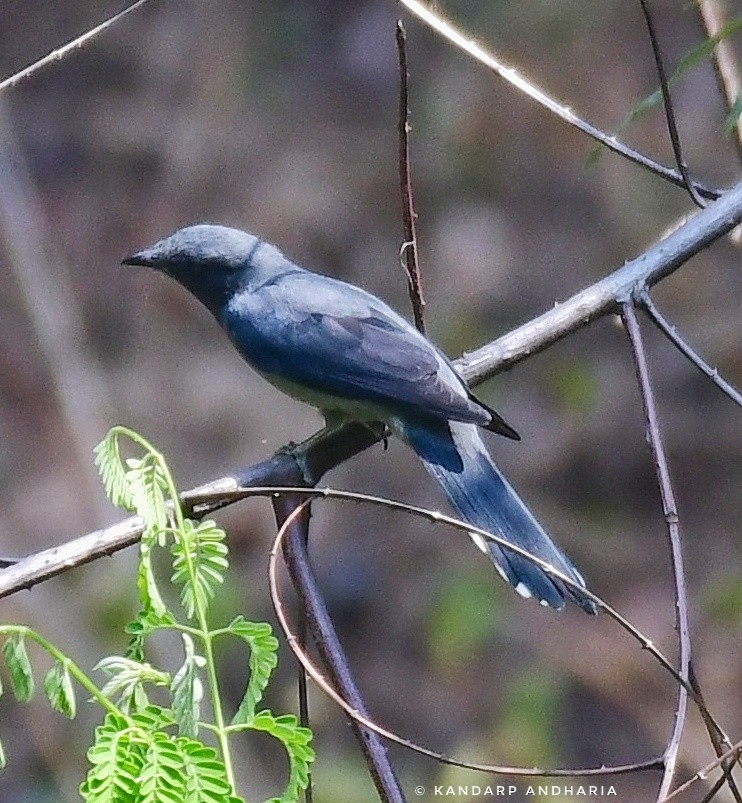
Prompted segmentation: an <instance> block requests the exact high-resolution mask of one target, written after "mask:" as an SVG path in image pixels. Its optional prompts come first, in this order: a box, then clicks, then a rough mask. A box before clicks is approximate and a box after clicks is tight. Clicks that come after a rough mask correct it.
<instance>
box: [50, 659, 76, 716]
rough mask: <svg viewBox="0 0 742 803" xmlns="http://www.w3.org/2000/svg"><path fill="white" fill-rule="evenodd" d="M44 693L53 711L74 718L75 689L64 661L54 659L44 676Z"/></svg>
mask: <svg viewBox="0 0 742 803" xmlns="http://www.w3.org/2000/svg"><path fill="white" fill-rule="evenodd" d="M44 693H45V694H46V698H47V700H49V704H50V705H51V707H52V708H53V709H54V710H55V711H59V713H60V714H64V715H65V716H66V717H67V718H68V719H74V718H75V714H76V713H77V701H76V699H75V690H74V688H73V686H72V678H71V677H70V672H69V669H68V667H67V663H66V661H55V662H54V666H53V667H52V668H51V669H50V670H49V671H48V672H47V673H46V676H45V678H44Z"/></svg>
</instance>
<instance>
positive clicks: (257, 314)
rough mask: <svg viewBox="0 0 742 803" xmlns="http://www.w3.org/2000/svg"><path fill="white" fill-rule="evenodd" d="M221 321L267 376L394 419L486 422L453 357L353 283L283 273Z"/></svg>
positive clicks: (234, 304)
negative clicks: (413, 413) (398, 415)
mask: <svg viewBox="0 0 742 803" xmlns="http://www.w3.org/2000/svg"><path fill="white" fill-rule="evenodd" d="M222 323H223V325H224V327H225V329H226V330H227V332H228V333H229V335H230V337H231V338H232V340H233V342H234V343H235V345H236V346H237V348H238V350H239V351H240V352H241V353H242V355H243V356H244V357H245V358H246V359H247V360H248V362H250V363H251V364H252V365H254V366H255V368H257V369H258V370H259V371H261V372H262V373H264V374H265V375H267V376H268V378H271V377H277V378H279V379H282V380H284V381H286V382H289V383H291V385H292V386H294V387H296V386H302V387H306V388H309V389H310V390H312V391H313V392H314V393H319V394H324V395H327V396H332V397H335V398H341V399H347V400H349V401H356V402H371V403H374V404H377V405H380V406H382V407H383V408H384V409H386V410H388V411H389V412H392V413H393V412H396V411H400V410H409V409H414V410H417V411H418V412H424V413H427V414H428V415H432V416H435V417H443V418H447V419H454V420H458V421H466V422H471V423H477V424H482V425H487V424H488V423H489V419H490V416H489V414H488V412H487V411H486V410H485V409H484V408H483V407H482V406H481V405H480V404H479V403H478V402H477V401H476V400H474V399H473V398H472V397H470V395H469V392H468V390H467V388H466V386H465V385H464V383H463V382H462V380H461V379H459V377H458V376H457V375H456V373H455V372H454V370H453V368H452V366H451V364H450V362H449V361H448V359H447V358H446V357H445V356H444V355H443V354H442V353H441V352H440V351H439V350H438V349H437V348H436V347H435V346H433V345H432V343H430V342H429V341H428V340H426V339H425V338H424V337H423V336H422V335H420V333H419V332H418V331H417V330H416V329H414V328H413V327H412V326H411V325H410V324H409V323H408V322H407V321H405V320H404V318H402V317H401V316H399V315H397V313H395V312H394V311H393V310H392V309H391V308H389V307H388V306H387V305H386V304H384V303H383V302H382V301H381V300H379V299H378V298H376V297H375V296H372V295H370V294H369V293H366V292H364V291H363V290H360V289H359V288H357V287H354V286H353V285H349V284H346V283H344V282H340V281H337V280H335V279H330V278H328V277H325V276H320V275H319V274H315V273H310V272H308V271H307V272H304V271H302V272H294V273H290V274H284V275H282V276H278V277H276V278H275V279H274V280H272V281H269V282H267V283H265V284H263V285H262V286H260V287H258V288H257V289H255V290H251V291H248V290H245V291H242V292H241V293H238V294H237V295H236V296H235V297H234V298H233V299H232V301H231V302H230V303H229V304H228V305H227V307H226V308H225V311H224V313H223V315H222ZM296 395H297V396H299V393H298V392H297V393H296Z"/></svg>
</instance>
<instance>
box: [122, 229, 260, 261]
mask: <svg viewBox="0 0 742 803" xmlns="http://www.w3.org/2000/svg"><path fill="white" fill-rule="evenodd" d="M259 242H260V240H259V238H258V237H256V236H255V235H254V234H248V233H247V232H245V231H240V230H239V229H231V228H228V227H227V226H216V225H212V224H208V223H199V224H197V225H195V226H186V227H185V228H183V229H179V230H178V231H176V232H175V233H174V234H171V235H170V236H169V237H165V239H163V240H160V241H159V242H157V243H155V244H154V245H153V246H152V247H151V248H146V249H145V250H143V251H140V252H139V253H138V254H135V255H134V257H133V258H132V259H137V260H138V261H140V262H147V263H148V264H149V265H150V266H151V267H160V268H162V269H165V270H167V266H168V265H172V264H177V263H183V262H201V263H210V264H214V263H217V262H221V263H225V264H226V265H233V266H235V267H236V266H237V265H239V266H244V265H245V263H246V262H247V261H248V259H249V257H250V256H251V255H252V253H253V251H254V250H255V247H256V246H257V245H258V243H259ZM127 261H129V260H127Z"/></svg>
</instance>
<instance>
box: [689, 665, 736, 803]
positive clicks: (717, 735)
mask: <svg viewBox="0 0 742 803" xmlns="http://www.w3.org/2000/svg"><path fill="white" fill-rule="evenodd" d="M690 685H691V686H692V687H693V690H694V691H695V693H696V699H698V700H700V701H701V703H702V704H701V706H700V707H699V709H698V710H699V712H700V714H701V717H702V718H703V724H704V725H705V726H706V731H707V732H708V735H709V738H710V739H711V744H712V745H713V747H714V751H715V753H716V755H717V757H719V758H720V757H722V756H723V755H724V753H725V752H726V751H727V750H728V749H729V748H731V747H732V743H731V742H730V741H729V738H728V737H727V736H726V734H723V733H721V732H720V731H719V729H718V728H717V727H716V723H715V722H713V721H711V720H710V719H709V718H708V717H707V716H706V712H707V711H708V708H707V706H706V701H705V700H704V698H703V691H702V690H701V686H700V684H699V682H698V678H697V677H696V672H695V669H694V667H693V663H692V662H691V665H690ZM738 760H739V757H737V761H738ZM734 764H735V760H734V759H731V758H729V759H725V760H724V761H723V762H722V766H723V767H724V770H725V773H724V777H726V778H728V783H729V789H730V791H731V793H732V797H734V799H735V801H736V803H742V794H740V791H739V788H738V787H737V783H736V781H735V780H734V778H733V777H732V775H731V774H730V773H727V772H726V770H727V769H729V770H730V772H731V769H733V768H734Z"/></svg>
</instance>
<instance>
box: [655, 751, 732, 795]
mask: <svg viewBox="0 0 742 803" xmlns="http://www.w3.org/2000/svg"><path fill="white" fill-rule="evenodd" d="M740 758H742V741H739V742H737V743H736V744H734V745H732V747H730V748H729V750H727V751H726V753H724V755H722V756H719V757H718V758H717V759H716V760H714V761H712V762H711V763H709V764H707V765H706V766H705V767H703V769H700V770H698V772H697V773H696V774H695V775H693V776H692V777H691V778H689V779H688V780H687V781H686V782H685V783H683V784H681V785H680V786H678V787H676V788H675V789H673V790H672V792H670V794H669V795H668V796H667V797H665V798H663V799H662V800H660V801H659V802H658V803H667V801H668V800H674V799H675V798H676V797H677V796H678V795H681V794H682V793H683V792H687V791H688V789H690V787H691V786H693V784H695V783H697V782H698V781H705V780H706V778H708V775H709V773H710V772H713V771H714V770H715V769H716V768H717V767H720V766H722V765H723V764H724V763H725V762H727V761H731V762H732V764H734V762H735V761H738V760H739V759H740Z"/></svg>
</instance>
